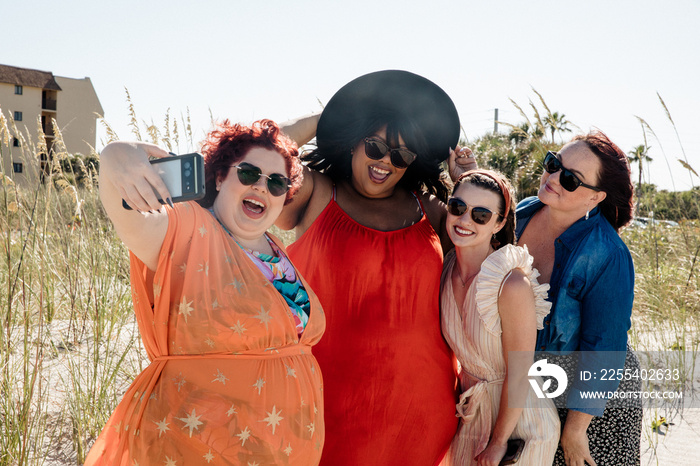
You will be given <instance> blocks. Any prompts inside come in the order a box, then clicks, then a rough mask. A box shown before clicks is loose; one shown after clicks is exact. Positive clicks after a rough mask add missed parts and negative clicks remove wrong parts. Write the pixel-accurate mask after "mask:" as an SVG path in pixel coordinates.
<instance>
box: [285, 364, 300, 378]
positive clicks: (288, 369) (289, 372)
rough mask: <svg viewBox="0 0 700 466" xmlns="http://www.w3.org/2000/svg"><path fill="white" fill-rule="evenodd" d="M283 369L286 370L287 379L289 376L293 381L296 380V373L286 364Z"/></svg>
mask: <svg viewBox="0 0 700 466" xmlns="http://www.w3.org/2000/svg"><path fill="white" fill-rule="evenodd" d="M284 367H286V368H287V377H289V376H290V375H291V376H292V377H294V378H295V379H296V378H297V371H296V370H295V369H292V368H291V367H289V366H288V365H286V364H285V365H284Z"/></svg>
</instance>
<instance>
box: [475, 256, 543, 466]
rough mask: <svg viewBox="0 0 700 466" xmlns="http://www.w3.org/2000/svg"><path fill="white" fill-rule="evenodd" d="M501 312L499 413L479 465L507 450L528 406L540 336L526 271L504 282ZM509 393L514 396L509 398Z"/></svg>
mask: <svg viewBox="0 0 700 466" xmlns="http://www.w3.org/2000/svg"><path fill="white" fill-rule="evenodd" d="M498 313H499V315H500V316H501V328H502V334H501V342H502V344H503V356H504V357H505V362H506V371H507V372H506V379H505V381H504V382H503V390H502V391H501V401H500V405H499V408H498V417H497V418H496V424H495V425H494V428H493V432H492V433H491V439H490V440H489V444H488V446H487V447H486V449H485V450H484V451H483V452H481V453H480V454H479V455H478V456H477V461H478V463H479V465H484V466H490V465H493V466H496V465H498V463H499V462H500V461H501V458H503V455H505V453H506V449H507V444H508V439H509V438H510V436H511V434H512V433H513V430H514V429H515V426H516V424H517V423H518V419H519V418H520V414H521V413H522V411H523V407H524V406H525V400H526V398H527V393H528V390H529V384H528V381H527V371H528V369H529V367H530V366H531V365H532V357H533V354H534V349H535V340H536V338H537V323H536V317H535V296H534V294H533V292H532V288H531V285H530V280H529V279H528V277H527V275H526V274H525V272H523V271H522V270H520V269H514V270H513V272H512V273H511V274H510V276H509V277H508V278H507V279H506V281H505V283H504V284H503V291H502V292H501V296H500V297H499V298H498ZM509 394H511V395H514V398H515V399H513V398H511V399H510V400H509V399H508V396H509Z"/></svg>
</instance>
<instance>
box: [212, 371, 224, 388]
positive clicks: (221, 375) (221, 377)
mask: <svg viewBox="0 0 700 466" xmlns="http://www.w3.org/2000/svg"><path fill="white" fill-rule="evenodd" d="M227 380H228V377H226V376H225V375H224V373H223V372H221V371H220V370H219V369H217V370H216V377H214V380H212V381H211V383H214V382H221V383H222V384H224V385H226V381H227Z"/></svg>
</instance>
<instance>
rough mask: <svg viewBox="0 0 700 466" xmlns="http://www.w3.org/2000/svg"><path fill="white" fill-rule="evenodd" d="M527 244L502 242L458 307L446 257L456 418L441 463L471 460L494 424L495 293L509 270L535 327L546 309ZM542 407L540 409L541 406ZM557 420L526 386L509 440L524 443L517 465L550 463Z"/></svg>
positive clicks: (447, 332)
mask: <svg viewBox="0 0 700 466" xmlns="http://www.w3.org/2000/svg"><path fill="white" fill-rule="evenodd" d="M532 260H533V259H532V256H530V254H529V253H528V251H527V249H526V248H522V247H519V246H514V245H506V246H504V247H502V248H500V249H498V250H497V251H496V252H494V253H492V254H491V255H490V256H488V258H487V259H486V260H485V261H484V263H483V264H482V265H481V270H480V271H479V274H478V275H477V276H476V278H475V279H474V280H473V281H472V283H471V284H470V286H469V289H468V290H467V294H466V297H465V300H464V303H463V305H461V306H459V305H458V304H457V303H456V302H455V297H454V291H453V289H452V280H450V277H451V276H452V268H453V267H454V265H455V262H456V261H455V252H454V251H451V252H450V253H449V254H448V255H447V257H446V258H445V265H444V268H443V273H442V280H441V287H440V291H441V292H440V301H441V302H440V308H441V320H442V332H443V335H444V336H445V339H446V340H447V343H448V344H449V345H450V347H451V348H452V350H453V351H454V353H455V356H456V357H457V360H458V361H459V363H460V365H461V372H460V376H459V381H460V390H461V396H460V401H459V403H458V404H457V416H458V417H460V418H461V421H460V425H459V429H458V431H457V435H456V436H455V438H454V440H453V441H452V445H451V446H450V449H449V451H448V453H447V455H446V457H445V460H444V461H443V463H442V464H444V465H459V466H462V465H469V464H475V462H474V461H473V458H474V457H475V456H477V455H478V454H479V453H480V452H481V451H482V450H483V449H484V448H486V446H487V445H488V441H489V436H490V434H491V431H492V429H493V427H494V425H495V423H496V418H497V416H498V408H499V404H500V397H501V389H502V387H503V381H504V379H505V376H506V364H505V360H504V357H503V346H502V344H501V317H500V315H499V313H498V297H499V295H500V292H501V286H502V283H503V282H504V281H505V279H506V278H507V277H508V276H509V275H510V272H511V271H512V270H513V269H516V268H519V269H521V270H523V271H524V272H525V273H526V274H527V276H528V278H529V279H530V283H531V285H532V290H533V292H534V294H535V316H533V317H534V318H536V320H537V329H541V328H542V326H543V320H544V318H545V316H546V315H547V314H549V310H550V307H551V303H549V302H547V301H545V299H546V297H547V290H548V289H549V284H539V283H538V281H537V277H538V276H539V272H538V271H537V269H534V268H533V267H532ZM543 406H544V408H543ZM559 433H560V424H559V417H558V415H557V411H556V409H555V408H554V403H552V401H551V400H549V399H548V400H544V401H543V400H539V399H537V397H536V396H535V393H534V392H533V391H532V390H530V391H529V394H528V399H527V401H526V404H525V409H523V411H522V414H521V416H520V419H519V420H518V424H517V426H516V427H515V429H514V430H513V433H512V435H511V438H520V439H523V440H525V441H526V443H525V448H524V450H523V454H522V456H521V458H520V460H519V461H518V464H519V465H521V466H525V465H544V464H551V463H552V460H553V458H554V453H555V452H556V450H557V443H558V441H559Z"/></svg>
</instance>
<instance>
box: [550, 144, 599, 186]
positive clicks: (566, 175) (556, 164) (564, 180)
mask: <svg viewBox="0 0 700 466" xmlns="http://www.w3.org/2000/svg"><path fill="white" fill-rule="evenodd" d="M542 165H543V166H544V169H545V171H546V172H547V173H549V174H552V173H556V172H558V171H559V170H561V175H559V184H560V185H561V187H562V188H564V189H566V190H567V191H569V192H574V191H576V188H578V187H579V186H583V187H585V188H588V189H592V190H593V191H602V189H600V188H596V187H595V186H591V185H590V184H586V183H584V182H583V181H581V180H580V179H579V178H578V176H576V175H575V174H574V173H572V172H571V170H569V169H568V168H564V165H562V164H561V160H559V157H557V153H556V152H552V151H549V152H547V155H546V156H545V158H544V162H542Z"/></svg>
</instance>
